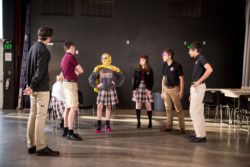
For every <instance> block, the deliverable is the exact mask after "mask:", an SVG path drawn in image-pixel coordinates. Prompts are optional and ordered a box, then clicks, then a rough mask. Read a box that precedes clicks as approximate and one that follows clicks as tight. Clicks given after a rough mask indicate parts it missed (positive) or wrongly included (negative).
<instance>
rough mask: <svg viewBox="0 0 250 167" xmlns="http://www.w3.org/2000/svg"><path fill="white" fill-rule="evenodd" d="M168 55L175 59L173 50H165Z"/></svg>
mask: <svg viewBox="0 0 250 167" xmlns="http://www.w3.org/2000/svg"><path fill="white" fill-rule="evenodd" d="M164 51H165V52H166V53H167V54H168V55H170V56H171V58H172V59H173V58H174V50H173V49H165V50H164Z"/></svg>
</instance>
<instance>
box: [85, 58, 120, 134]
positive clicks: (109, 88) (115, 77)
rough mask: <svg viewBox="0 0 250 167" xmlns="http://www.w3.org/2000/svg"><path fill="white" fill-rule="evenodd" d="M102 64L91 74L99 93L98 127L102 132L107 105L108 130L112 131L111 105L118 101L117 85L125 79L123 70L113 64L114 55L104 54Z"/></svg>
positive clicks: (91, 83) (90, 77)
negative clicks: (104, 109) (103, 112)
mask: <svg viewBox="0 0 250 167" xmlns="http://www.w3.org/2000/svg"><path fill="white" fill-rule="evenodd" d="M101 61H102V65H98V66H96V67H95V69H94V71H93V72H92V73H91V75H90V76H89V84H90V85H91V86H92V87H93V88H94V90H95V92H98V95H97V100H96V104H97V129H96V133H97V134H98V133H101V132H102V131H101V120H102V109H103V107H104V106H106V126H105V131H106V132H112V129H111V127H110V116H111V107H112V106H114V105H116V104H117V103H118V96H117V93H116V89H115V88H116V87H120V86H121V85H122V84H123V82H124V81H125V77H124V75H123V74H122V72H121V70H120V69H119V68H118V67H116V66H114V65H112V64H111V63H112V57H111V55H110V54H108V53H103V54H102V58H101Z"/></svg>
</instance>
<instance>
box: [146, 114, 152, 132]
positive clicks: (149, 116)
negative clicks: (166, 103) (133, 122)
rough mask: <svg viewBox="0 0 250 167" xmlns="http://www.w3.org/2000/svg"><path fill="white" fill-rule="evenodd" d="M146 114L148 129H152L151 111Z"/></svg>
mask: <svg viewBox="0 0 250 167" xmlns="http://www.w3.org/2000/svg"><path fill="white" fill-rule="evenodd" d="M147 113H148V128H152V111H147Z"/></svg>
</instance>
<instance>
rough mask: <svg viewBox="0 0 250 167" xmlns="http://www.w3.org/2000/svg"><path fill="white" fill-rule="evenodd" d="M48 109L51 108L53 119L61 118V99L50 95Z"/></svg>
mask: <svg viewBox="0 0 250 167" xmlns="http://www.w3.org/2000/svg"><path fill="white" fill-rule="evenodd" d="M49 109H52V115H53V119H55V118H57V119H61V118H63V113H64V110H65V104H64V102H63V101H61V100H58V99H57V98H56V97H54V96H52V97H51V99H50V102H49Z"/></svg>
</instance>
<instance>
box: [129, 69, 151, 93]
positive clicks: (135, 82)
mask: <svg viewBox="0 0 250 167" xmlns="http://www.w3.org/2000/svg"><path fill="white" fill-rule="evenodd" d="M141 76H142V71H140V70H139V69H138V68H136V69H135V71H134V75H133V81H132V85H133V90H136V88H138V87H139V85H140V83H141ZM144 83H145V86H146V88H147V89H148V90H151V91H152V89H153V85H154V74H153V69H152V68H150V70H149V71H148V72H145V74H144Z"/></svg>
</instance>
